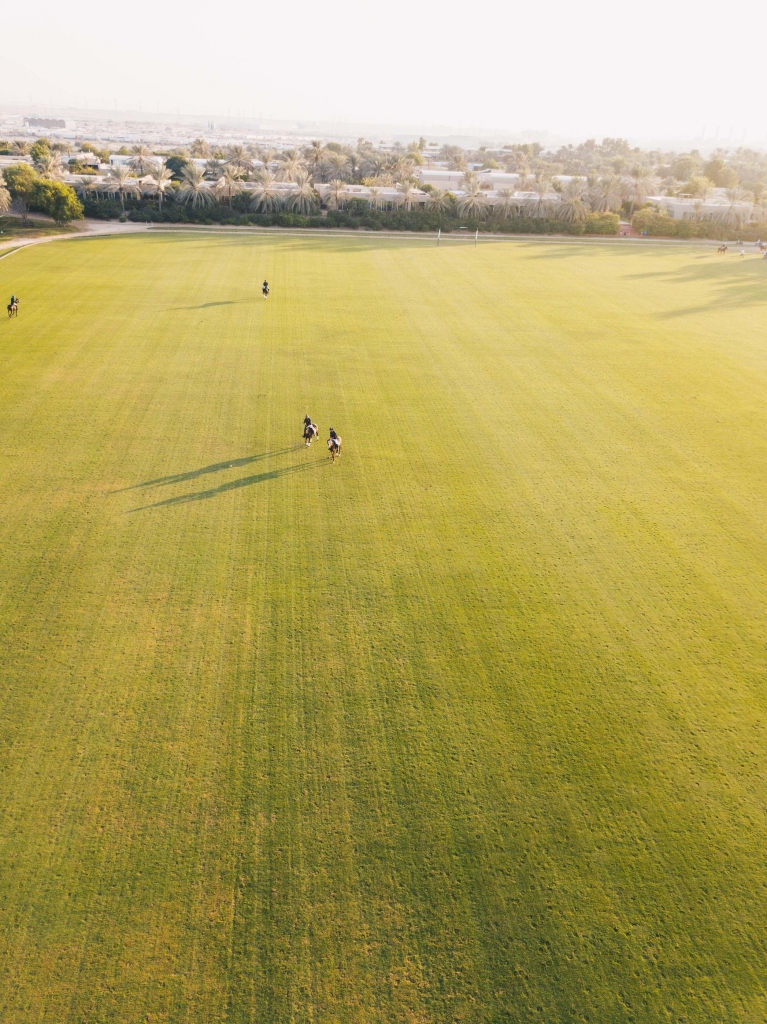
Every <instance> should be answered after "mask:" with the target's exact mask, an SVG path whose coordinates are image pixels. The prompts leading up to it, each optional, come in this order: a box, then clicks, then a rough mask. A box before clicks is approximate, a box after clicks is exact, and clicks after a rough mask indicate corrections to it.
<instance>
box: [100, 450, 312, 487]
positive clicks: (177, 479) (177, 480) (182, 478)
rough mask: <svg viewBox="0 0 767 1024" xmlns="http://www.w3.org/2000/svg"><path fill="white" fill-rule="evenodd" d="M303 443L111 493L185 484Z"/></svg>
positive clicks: (176, 474)
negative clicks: (199, 477)
mask: <svg viewBox="0 0 767 1024" xmlns="http://www.w3.org/2000/svg"><path fill="white" fill-rule="evenodd" d="M303 447H304V446H303V444H293V445H291V446H290V447H289V448H278V449H276V450H275V451H273V452H260V453H259V454H258V455H246V456H244V457H243V458H242V459H227V460H226V461H225V462H214V463H213V465H211V466H203V467H202V468H201V469H190V470H189V471H188V472H187V473H171V474H170V476H158V477H157V479H156V480H145V481H144V482H143V483H141V484H131V485H130V487H119V488H118V489H117V490H116V491H110V492H109V493H110V494H122V493H123V491H137V490H138V489H139V488H141V487H166V486H167V485H168V484H183V483H185V482H186V481H187V480H196V479H197V477H198V476H206V475H207V474H208V473H219V472H221V470H222V469H239V468H240V467H241V466H250V465H251V464H252V463H254V462H260V461H261V459H270V458H275V457H276V456H277V455H287V454H288V452H294V451H296V450H297V449H298V448H303Z"/></svg>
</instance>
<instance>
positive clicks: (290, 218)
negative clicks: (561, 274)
mask: <svg viewBox="0 0 767 1024" xmlns="http://www.w3.org/2000/svg"><path fill="white" fill-rule="evenodd" d="M249 203H250V200H249V197H248V196H247V195H240V196H235V197H234V198H233V200H232V206H231V208H230V207H229V206H228V204H226V205H225V204H223V203H221V204H217V205H215V206H206V207H200V208H198V209H192V208H191V207H189V206H182V205H181V204H180V203H169V202H166V203H165V204H163V208H162V210H160V209H159V206H158V204H157V202H156V201H153V200H147V199H135V198H128V199H127V200H126V203H125V206H126V210H127V216H128V219H129V220H133V221H146V222H149V221H151V222H152V223H155V224H160V223H164V224H236V225H248V224H251V225H256V226H261V227H293V228H296V227H309V228H352V229H357V228H365V229H367V230H369V231H381V230H387V231H437V230H438V229H441V230H442V231H445V232H451V231H456V230H458V229H459V228H461V227H466V228H467V229H468V230H471V231H475V230H477V229H479V231H481V232H483V233H487V232H495V233H499V234H544V235H546V234H564V235H582V234H584V230H585V231H586V233H589V234H601V235H614V234H617V229H618V218H617V217H616V216H615V215H614V214H612V215H610V214H608V215H604V216H598V217H595V218H590V219H589V220H588V221H587V223H586V225H585V226H584V225H583V224H567V223H564V222H562V221H557V220H539V219H535V218H531V217H509V218H507V219H503V218H501V217H490V218H488V219H486V220H480V221H477V220H473V219H472V218H471V217H457V216H455V215H451V214H449V213H444V214H440V213H434V212H431V211H429V210H410V211H408V210H404V209H399V210H393V211H391V212H385V211H382V210H372V209H370V208H369V206H368V205H367V204H366V203H362V202H359V201H356V202H353V203H350V204H349V205H350V207H351V208H350V209H344V210H329V211H328V212H327V214H326V215H324V216H320V215H319V214H318V215H314V216H302V215H301V214H296V213H289V212H288V211H285V210H282V211H280V212H278V213H270V214H259V213H252V212H250V205H249ZM83 205H84V210H85V216H86V217H93V218H95V219H106V220H112V219H116V218H118V217H120V216H121V214H122V209H121V206H120V203H119V201H117V200H104V199H101V200H92V199H86V200H85V202H84V204H83Z"/></svg>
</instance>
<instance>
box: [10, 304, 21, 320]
mask: <svg viewBox="0 0 767 1024" xmlns="http://www.w3.org/2000/svg"><path fill="white" fill-rule="evenodd" d="M7 309H8V319H9V320H10V318H11V317H12V316H18V315H19V304H18V302H9V303H8V306H7Z"/></svg>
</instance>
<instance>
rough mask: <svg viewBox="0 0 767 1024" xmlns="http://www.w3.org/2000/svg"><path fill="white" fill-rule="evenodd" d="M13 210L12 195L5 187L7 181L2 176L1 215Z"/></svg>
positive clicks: (0, 182) (0, 193)
mask: <svg viewBox="0 0 767 1024" xmlns="http://www.w3.org/2000/svg"><path fill="white" fill-rule="evenodd" d="M10 208H11V193H10V192H9V191H8V189H7V188H6V187H5V179H4V178H3V176H2V174H0V213H7V212H8V210H10Z"/></svg>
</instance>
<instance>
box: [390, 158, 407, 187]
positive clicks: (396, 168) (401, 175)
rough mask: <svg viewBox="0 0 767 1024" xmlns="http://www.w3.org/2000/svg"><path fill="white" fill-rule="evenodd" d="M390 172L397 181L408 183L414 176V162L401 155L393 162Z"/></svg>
mask: <svg viewBox="0 0 767 1024" xmlns="http://www.w3.org/2000/svg"><path fill="white" fill-rule="evenodd" d="M390 170H391V173H392V175H393V176H394V178H395V180H396V181H408V180H409V179H410V178H411V177H412V175H413V161H412V160H409V159H408V157H407V156H405V155H404V154H403V153H401V154H400V155H399V156H397V157H396V158H395V159H394V160H393V161H392V162H391V164H390Z"/></svg>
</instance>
